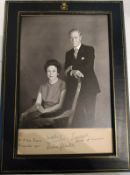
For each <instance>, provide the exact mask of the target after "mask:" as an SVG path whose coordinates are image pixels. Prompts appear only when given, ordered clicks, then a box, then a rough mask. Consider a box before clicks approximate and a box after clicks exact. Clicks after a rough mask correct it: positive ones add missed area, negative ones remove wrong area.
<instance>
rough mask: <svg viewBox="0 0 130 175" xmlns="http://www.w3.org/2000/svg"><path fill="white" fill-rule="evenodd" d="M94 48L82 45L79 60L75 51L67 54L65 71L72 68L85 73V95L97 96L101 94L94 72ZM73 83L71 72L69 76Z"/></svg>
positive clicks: (83, 85)
mask: <svg viewBox="0 0 130 175" xmlns="http://www.w3.org/2000/svg"><path fill="white" fill-rule="evenodd" d="M94 58H95V55H94V48H93V47H91V46H86V45H83V44H82V45H81V47H80V49H79V51H78V55H77V58H75V57H74V49H71V50H69V51H68V52H67V53H66V58H65V70H66V69H67V68H68V67H69V66H72V69H73V70H79V71H81V72H82V73H83V75H84V78H82V91H83V92H84V95H85V94H86V93H87V94H88V93H91V94H97V93H99V92H100V88H99V84H98V81H97V78H96V75H95V72H94ZM67 77H68V78H70V81H71V82H72V81H73V79H75V78H74V77H71V76H70V72H68V75H67Z"/></svg>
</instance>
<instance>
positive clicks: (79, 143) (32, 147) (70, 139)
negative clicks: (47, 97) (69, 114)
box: [18, 131, 107, 154]
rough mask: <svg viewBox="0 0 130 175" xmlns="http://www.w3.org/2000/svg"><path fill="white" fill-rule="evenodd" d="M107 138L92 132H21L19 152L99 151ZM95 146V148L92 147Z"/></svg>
mask: <svg viewBox="0 0 130 175" xmlns="http://www.w3.org/2000/svg"><path fill="white" fill-rule="evenodd" d="M106 140H107V139H106V138H105V136H103V135H102V134H99V135H96V134H92V133H91V132H85V133H83V132H81V133H78V132H69V134H68V133H62V132H54V133H53V132H50V133H44V132H42V133H40V132H38V133H33V132H27V131H26V132H23V133H22V132H21V133H19V137H18V152H19V153H20V154H22V153H25V154H26V153H30V154H38V153H39V154H42V153H44V154H47V153H48V154H49V153H50V154H53V153H59V154H62V153H63V154H66V153H73V151H74V152H75V151H77V152H79V153H80V152H84V150H86V148H87V150H89V151H90V152H93V150H95V151H96V152H97V150H96V149H97V148H96V147H97V145H100V144H105V145H106V143H105V142H106ZM91 147H94V149H91Z"/></svg>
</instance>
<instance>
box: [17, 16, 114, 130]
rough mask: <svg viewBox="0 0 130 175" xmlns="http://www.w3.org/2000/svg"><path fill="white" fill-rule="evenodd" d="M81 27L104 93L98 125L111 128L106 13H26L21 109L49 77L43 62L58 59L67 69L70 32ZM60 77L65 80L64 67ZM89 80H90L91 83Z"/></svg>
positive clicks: (99, 100) (97, 114)
mask: <svg viewBox="0 0 130 175" xmlns="http://www.w3.org/2000/svg"><path fill="white" fill-rule="evenodd" d="M72 28H78V29H79V30H80V31H81V33H82V35H83V40H82V41H83V43H84V44H86V45H91V46H93V47H94V49H95V66H94V70H95V73H96V76H97V79H98V81H99V85H100V89H101V93H100V94H98V96H97V101H96V111H95V117H96V127H111V108H110V71H109V46H108V45H109V43H108V37H109V36H108V18H107V15H35V16H23V17H22V21H21V35H20V36H21V39H20V111H21V112H23V111H25V110H26V109H27V108H28V107H30V106H31V105H32V100H33V99H36V97H37V93H38V89H39V87H40V85H41V84H42V83H43V81H45V80H46V74H45V72H44V68H43V67H44V63H45V62H46V60H48V59H57V60H58V61H59V62H60V63H61V65H62V68H64V62H65V52H66V51H67V50H69V49H70V48H72V46H71V44H70V40H69V36H68V32H69V31H70V30H71V29H72ZM61 78H63V79H64V72H63V70H62V74H61ZM88 83H89V82H88Z"/></svg>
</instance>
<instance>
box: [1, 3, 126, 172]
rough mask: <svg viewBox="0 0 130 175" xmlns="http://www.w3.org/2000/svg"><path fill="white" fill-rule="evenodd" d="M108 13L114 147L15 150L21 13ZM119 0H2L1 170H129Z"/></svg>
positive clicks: (122, 25) (121, 19)
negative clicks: (85, 150) (67, 150)
mask: <svg viewBox="0 0 130 175" xmlns="http://www.w3.org/2000/svg"><path fill="white" fill-rule="evenodd" d="M86 12H87V13H89V14H105V15H108V29H109V54H110V57H109V58H110V84H111V116H112V141H113V151H112V153H108V154H104V153H100V154H60V155H57V154H51V155H35V156H34V155H23V156H19V155H17V141H18V138H17V131H18V118H19V116H18V109H19V103H18V100H19V88H18V87H19V74H18V73H19V71H20V60H19V55H20V46H19V43H20V30H21V23H20V19H21V15H23V14H24V15H25V14H32V15H36V14H45V13H46V14H51V15H53V14H59V15H60V14H71V15H75V14H85V13H86ZM123 15H124V14H123V2H122V1H68V2H67V1H59V2H58V1H6V3H5V33H4V54H3V73H2V104H1V111H2V112H1V114H2V115H1V118H0V120H1V123H2V126H1V133H2V137H1V143H2V148H1V172H2V173H72V172H76V173H78V172H110V171H128V170H129V134H128V125H129V124H128V123H129V110H128V89H127V86H128V85H127V69H126V67H127V66H126V53H125V30H124V16H123Z"/></svg>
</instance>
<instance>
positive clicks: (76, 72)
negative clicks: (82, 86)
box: [70, 70, 84, 79]
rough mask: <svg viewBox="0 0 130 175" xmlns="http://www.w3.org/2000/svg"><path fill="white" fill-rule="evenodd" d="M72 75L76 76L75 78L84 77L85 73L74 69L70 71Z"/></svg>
mask: <svg viewBox="0 0 130 175" xmlns="http://www.w3.org/2000/svg"><path fill="white" fill-rule="evenodd" d="M70 75H71V76H74V77H75V78H77V79H78V78H83V77H84V75H83V73H82V72H80V71H79V70H72V71H71V72H70Z"/></svg>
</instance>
